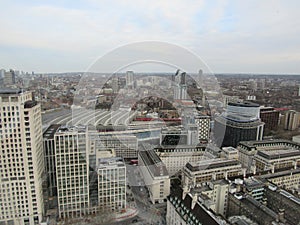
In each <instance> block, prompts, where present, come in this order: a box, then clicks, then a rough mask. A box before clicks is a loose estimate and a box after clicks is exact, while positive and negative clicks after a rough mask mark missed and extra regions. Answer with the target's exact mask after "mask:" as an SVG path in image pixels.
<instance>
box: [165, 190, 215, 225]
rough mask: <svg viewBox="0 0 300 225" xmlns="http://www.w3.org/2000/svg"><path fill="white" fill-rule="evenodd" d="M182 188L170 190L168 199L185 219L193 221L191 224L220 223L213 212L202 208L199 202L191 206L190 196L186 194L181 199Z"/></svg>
mask: <svg viewBox="0 0 300 225" xmlns="http://www.w3.org/2000/svg"><path fill="white" fill-rule="evenodd" d="M182 197H183V190H182V189H181V188H177V189H175V190H173V191H172V193H171V195H170V196H169V197H168V200H169V201H170V202H171V204H172V205H173V206H174V207H175V209H176V211H177V213H178V214H179V215H180V216H181V217H182V218H183V219H184V220H185V221H190V222H192V221H193V224H209V225H218V224H220V223H219V222H218V221H217V220H216V219H215V218H214V217H213V214H212V213H210V212H209V211H207V210H206V209H204V207H202V206H201V205H200V204H199V203H197V204H196V205H195V206H194V208H192V201H193V199H192V196H191V195H189V194H187V195H186V196H185V198H184V199H183V198H182Z"/></svg>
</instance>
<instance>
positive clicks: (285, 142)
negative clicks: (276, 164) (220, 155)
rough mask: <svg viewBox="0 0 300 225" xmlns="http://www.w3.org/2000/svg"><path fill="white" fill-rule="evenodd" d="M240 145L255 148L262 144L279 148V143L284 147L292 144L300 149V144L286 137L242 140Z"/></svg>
mask: <svg viewBox="0 0 300 225" xmlns="http://www.w3.org/2000/svg"><path fill="white" fill-rule="evenodd" d="M239 145H240V146H244V147H247V148H255V149H256V148H257V147H260V146H264V147H267V146H268V147H269V148H272V147H274V148H277V146H278V145H280V146H281V147H282V148H284V147H290V148H291V146H292V147H294V148H297V149H300V144H298V143H296V142H293V141H290V140H285V139H271V140H262V141H241V142H240V143H239Z"/></svg>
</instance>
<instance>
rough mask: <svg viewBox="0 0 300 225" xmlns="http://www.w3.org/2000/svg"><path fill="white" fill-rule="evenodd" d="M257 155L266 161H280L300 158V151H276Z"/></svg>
mask: <svg viewBox="0 0 300 225" xmlns="http://www.w3.org/2000/svg"><path fill="white" fill-rule="evenodd" d="M257 155H259V156H261V157H264V158H266V159H280V158H287V157H293V156H300V151H299V150H296V149H288V150H286V149H285V150H274V151H258V152H257Z"/></svg>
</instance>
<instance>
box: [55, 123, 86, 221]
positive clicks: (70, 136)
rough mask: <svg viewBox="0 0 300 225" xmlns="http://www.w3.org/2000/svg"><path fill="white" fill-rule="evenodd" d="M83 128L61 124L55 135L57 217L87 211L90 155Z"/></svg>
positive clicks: (80, 214) (77, 215) (74, 215)
mask: <svg viewBox="0 0 300 225" xmlns="http://www.w3.org/2000/svg"><path fill="white" fill-rule="evenodd" d="M86 136H87V132H86V128H85V127H83V128H79V127H76V128H73V127H72V128H67V127H61V128H60V129H59V130H58V131H57V132H56V133H55V135H54V139H55V158H56V160H55V162H56V177H57V194H58V195H57V198H58V213H59V218H60V219H65V218H73V217H79V216H82V215H86V214H88V213H89V169H88V168H89V157H88V151H87V143H86V142H87V140H88V139H87V137H86Z"/></svg>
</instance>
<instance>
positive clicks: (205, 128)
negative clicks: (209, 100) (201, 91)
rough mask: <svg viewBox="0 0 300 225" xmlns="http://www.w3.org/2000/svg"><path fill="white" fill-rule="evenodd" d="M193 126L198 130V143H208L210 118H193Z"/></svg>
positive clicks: (199, 116)
mask: <svg viewBox="0 0 300 225" xmlns="http://www.w3.org/2000/svg"><path fill="white" fill-rule="evenodd" d="M195 124H196V125H197V126H198V130H199V131H198V132H199V141H201V140H206V141H208V140H209V138H210V116H207V115H203V114H202V115H197V116H195Z"/></svg>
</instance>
